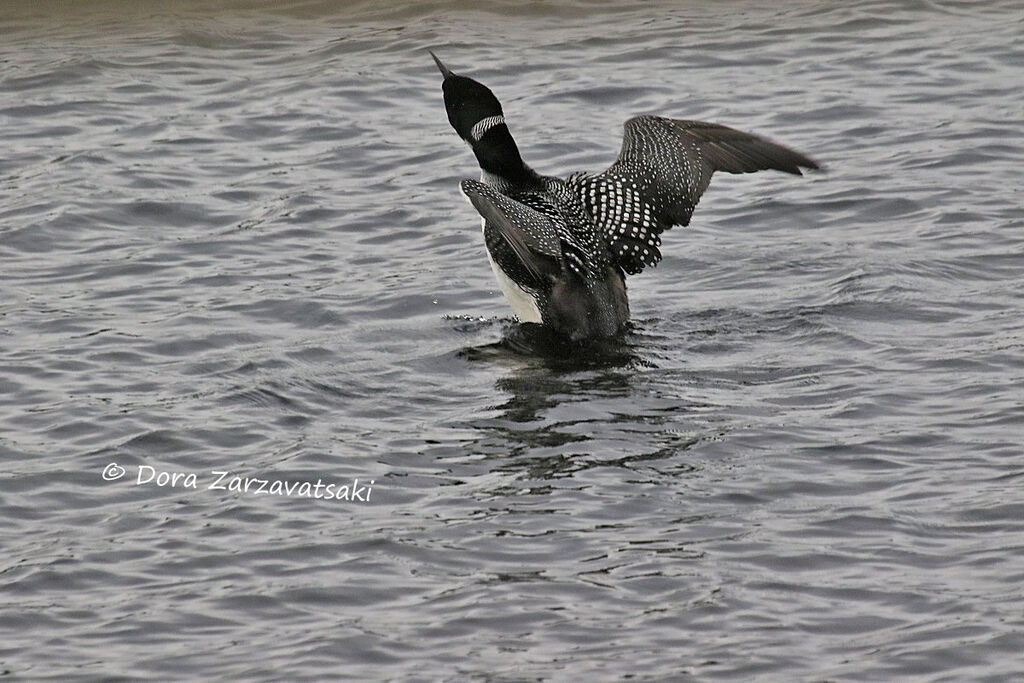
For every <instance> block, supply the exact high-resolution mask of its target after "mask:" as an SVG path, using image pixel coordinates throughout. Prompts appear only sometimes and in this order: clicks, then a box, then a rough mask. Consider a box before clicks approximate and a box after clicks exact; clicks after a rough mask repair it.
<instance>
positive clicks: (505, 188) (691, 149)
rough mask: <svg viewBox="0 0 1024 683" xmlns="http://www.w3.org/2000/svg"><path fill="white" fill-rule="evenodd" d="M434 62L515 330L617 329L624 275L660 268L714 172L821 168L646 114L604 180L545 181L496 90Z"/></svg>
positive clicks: (465, 187)
mask: <svg viewBox="0 0 1024 683" xmlns="http://www.w3.org/2000/svg"><path fill="white" fill-rule="evenodd" d="M430 55H431V57H433V58H434V62H435V63H436V64H437V68H438V69H439V70H440V71H441V74H442V76H443V77H444V80H443V82H442V91H443V94H444V105H445V110H446V112H447V114H448V122H449V123H450V124H451V126H452V128H454V129H455V132H456V133H458V135H459V137H460V138H462V140H463V141H465V142H466V143H468V144H469V146H470V147H471V148H472V150H473V153H474V155H475V156H476V159H477V162H478V163H479V166H480V171H481V175H480V179H479V180H472V179H465V180H462V181H461V182H460V183H459V188H460V190H461V192H462V194H463V195H464V196H465V198H466V199H468V200H469V202H470V203H471V204H472V205H473V207H474V208H475V209H476V211H477V212H478V213H479V214H480V217H481V219H482V227H483V238H484V245H485V247H486V252H487V259H488V261H489V263H490V266H491V269H492V270H493V272H494V276H495V279H496V280H497V283H498V286H499V288H500V289H501V291H502V293H503V294H504V295H505V298H506V299H507V300H508V302H509V304H510V305H511V307H512V310H513V311H514V312H515V314H516V316H517V317H518V318H519V320H520V322H523V323H538V324H540V325H542V326H543V327H545V328H548V329H549V330H551V331H553V332H554V333H555V334H556V335H557V336H559V337H562V338H566V339H568V340H570V341H572V342H581V341H586V340H592V339H599V338H608V337H615V336H618V335H620V334H622V333H623V332H624V330H625V329H626V328H627V325H628V323H629V300H628V297H627V294H626V276H627V275H636V274H637V273H640V272H641V271H643V270H644V268H646V267H649V266H655V265H657V263H658V262H659V261H660V260H661V258H662V254H661V250H660V248H661V233H662V232H663V231H665V230H667V229H669V228H671V227H673V226H676V225H679V226H686V225H689V223H690V218H691V216H692V214H693V211H694V209H695V208H696V206H697V202H698V201H699V200H700V198H701V195H703V194H704V191H705V190H706V189H707V187H708V183H709V182H710V181H711V176H712V175H713V174H714V173H715V172H716V171H724V172H727V173H751V172H754V171H761V170H767V169H774V170H778V171H783V172H785V173H790V174H793V175H803V173H802V172H801V169H818V168H819V165H818V163H817V162H815V161H814V160H813V159H811V158H810V157H808V156H805V155H803V154H801V153H799V152H796V151H794V150H792V149H789V148H788V147H784V146H782V145H779V144H776V143H774V142H771V141H769V140H767V139H765V138H763V137H760V136H757V135H753V134H750V133H744V132H741V131H739V130H736V129H734V128H730V127H727V126H724V125H721V124H716V123H706V122H702V121H690V120H683V119H671V118H665V117H662V116H656V115H651V114H645V115H639V116H634V117H632V118H630V119H628V120H627V121H626V122H625V124H624V129H625V131H624V135H623V139H622V147H621V150H620V152H619V155H618V157H617V158H616V159H615V161H614V162H613V163H612V164H611V165H610V166H609V167H608V168H607V169H605V170H604V171H602V172H600V173H589V172H576V173H572V174H570V175H569V176H568V177H566V178H559V177H555V176H547V175H541V174H540V173H537V172H536V171H534V170H533V169H532V168H531V167H530V166H528V165H527V164H526V163H525V162H524V161H523V158H522V156H521V154H520V152H519V148H518V146H517V145H516V142H515V140H514V139H513V137H512V134H511V132H510V131H509V127H508V124H507V122H506V121H505V116H504V112H503V110H502V107H501V103H500V102H499V101H498V98H497V97H496V96H495V95H494V93H493V92H491V90H490V89H489V88H488V87H487V86H485V85H484V84H482V83H480V82H479V81H476V80H474V79H472V78H470V77H468V76H463V75H459V74H456V73H454V72H452V71H451V69H449V68H448V67H447V66H445V64H444V63H443V62H442V61H441V60H440V59H439V58H438V57H437V55H436V54H434V53H433V51H430Z"/></svg>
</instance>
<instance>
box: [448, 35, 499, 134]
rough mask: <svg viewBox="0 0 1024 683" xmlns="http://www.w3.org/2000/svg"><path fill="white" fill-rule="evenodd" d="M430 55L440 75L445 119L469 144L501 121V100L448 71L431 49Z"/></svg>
mask: <svg viewBox="0 0 1024 683" xmlns="http://www.w3.org/2000/svg"><path fill="white" fill-rule="evenodd" d="M430 56H431V57H433V58H434V62H436V63H437V68H438V69H440V71H441V74H442V75H443V76H444V83H442V84H441V89H442V90H443V91H444V108H445V109H446V110H447V111H448V122H449V123H451V124H452V128H454V129H455V132H456V133H458V134H459V137H461V138H462V139H463V140H465V141H466V142H468V143H469V144H470V145H473V144H475V143H477V142H479V141H480V138H482V137H483V136H484V134H485V133H486V132H487V131H488V130H490V129H491V128H493V127H495V126H497V125H499V124H503V123H504V122H505V118H504V115H503V113H502V111H501V103H500V102H498V98H497V97H495V96H494V93H492V92H491V90H490V88H488V87H487V86H486V85H484V84H483V83H480V82H478V81H474V80H473V79H472V78H468V77H466V76H459V75H458V74H455V73H452V71H451V70H450V69H449V68H448V67H446V66H445V65H444V64H443V63H442V62H441V60H440V59H438V58H437V55H435V54H434V53H433V52H431V53H430Z"/></svg>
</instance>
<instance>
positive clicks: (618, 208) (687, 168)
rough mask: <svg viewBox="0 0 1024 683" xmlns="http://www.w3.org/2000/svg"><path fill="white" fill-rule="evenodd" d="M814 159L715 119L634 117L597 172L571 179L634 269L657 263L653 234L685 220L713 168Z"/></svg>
mask: <svg viewBox="0 0 1024 683" xmlns="http://www.w3.org/2000/svg"><path fill="white" fill-rule="evenodd" d="M801 168H809V169H816V168H818V164H817V162H815V161H814V160H813V159H811V158H809V157H807V156H805V155H803V154H801V153H799V152H796V151H794V150H792V149H789V148H788V147H783V146H782V145H779V144H776V143H774V142H771V141H769V140H766V139H765V138H762V137H760V136H757V135H753V134H751V133H744V132H742V131H739V130H736V129H735V128H729V127H728V126H723V125H720V124H716V123H705V122H703V121H687V120H682V119H666V118H662V117H659V116H636V117H633V118H631V119H629V120H628V121H626V123H625V133H624V135H623V139H622V149H621V151H620V152H619V156H618V158H617V159H616V160H615V163H613V164H612V165H611V166H609V167H608V169H607V170H605V171H604V172H603V173H599V174H597V175H594V176H588V175H580V176H574V177H572V178H570V183H572V184H573V185H574V187H576V189H577V192H578V193H579V195H580V197H581V198H582V199H583V201H584V203H585V204H586V205H587V208H588V210H589V211H590V213H591V215H592V216H593V217H594V220H595V221H596V222H597V223H598V226H599V228H600V229H601V231H602V232H603V233H604V236H605V240H606V241H607V242H608V246H609V249H610V251H611V252H612V255H613V256H614V257H615V258H616V260H617V262H618V264H619V265H620V266H621V267H622V269H623V270H625V271H626V272H627V273H631V274H632V273H639V272H640V271H641V270H643V269H644V268H645V267H646V266H652V265H655V264H657V262H658V261H660V260H661V252H660V251H659V249H658V247H660V246H661V238H660V237H659V235H660V234H661V233H662V232H663V231H664V230H667V229H668V228H671V227H672V226H674V225H684V226H685V225H688V224H689V222H690V217H691V216H692V215H693V210H694V209H695V208H696V207H697V203H698V202H699V201H700V198H701V195H703V194H704V191H705V190H706V189H707V188H708V184H709V183H710V182H711V176H712V175H713V174H714V173H715V171H725V172H727V173H753V172H755V171H763V170H768V169H773V170H777V171H783V172H785V173H791V174H794V175H802V173H801V170H800V169H801Z"/></svg>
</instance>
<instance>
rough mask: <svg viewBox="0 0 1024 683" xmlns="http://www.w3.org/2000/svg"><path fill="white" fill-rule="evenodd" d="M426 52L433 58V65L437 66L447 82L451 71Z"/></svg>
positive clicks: (433, 55)
mask: <svg viewBox="0 0 1024 683" xmlns="http://www.w3.org/2000/svg"><path fill="white" fill-rule="evenodd" d="M427 52H430V56H431V57H433V58H434V63H435V64H437V68H438V69H440V70H441V73H442V74H443V75H444V79H445V80H446V81H447V80H448V79H449V78H451V77H452V76H453V74H452V72H451V70H450V69H449V68H448V67H446V66H445V65H444V62H442V61H441V60H440V59H438V58H437V55H435V54H434V53H433V52H431V51H430V50H427Z"/></svg>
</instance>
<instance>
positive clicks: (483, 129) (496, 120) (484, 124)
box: [469, 114, 505, 142]
mask: <svg viewBox="0 0 1024 683" xmlns="http://www.w3.org/2000/svg"><path fill="white" fill-rule="evenodd" d="M502 123H505V117H504V116H502V115H501V114H498V115H497V116H488V117H487V118H486V119H480V120H479V121H477V122H476V125H475V126H473V130H471V131H469V136H470V137H471V138H473V142H479V141H480V138H482V137H483V136H484V135H485V134H486V133H487V131H489V130H490V129H491V128H494V127H495V126H497V125H500V124H502Z"/></svg>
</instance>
